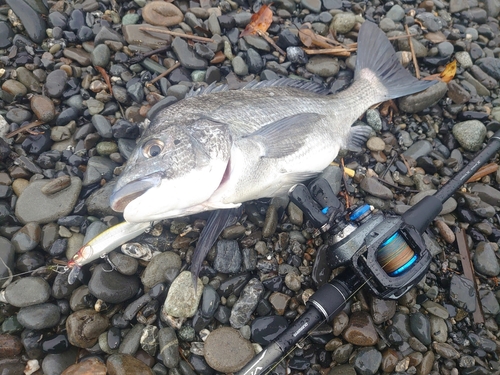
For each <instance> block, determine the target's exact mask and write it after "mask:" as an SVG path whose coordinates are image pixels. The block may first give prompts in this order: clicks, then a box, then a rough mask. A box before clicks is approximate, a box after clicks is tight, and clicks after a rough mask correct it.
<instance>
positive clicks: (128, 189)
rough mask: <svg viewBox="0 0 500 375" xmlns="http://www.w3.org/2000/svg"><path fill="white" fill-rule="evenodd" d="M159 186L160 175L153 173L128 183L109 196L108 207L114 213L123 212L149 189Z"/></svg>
mask: <svg viewBox="0 0 500 375" xmlns="http://www.w3.org/2000/svg"><path fill="white" fill-rule="evenodd" d="M160 184H161V175H160V173H154V174H151V175H149V176H146V177H142V178H140V179H138V180H135V181H132V182H129V183H128V184H126V185H125V186H123V187H122V188H120V189H118V190H116V191H114V192H113V194H111V197H110V205H111V208H112V209H113V210H114V211H116V212H123V211H124V210H125V207H127V205H128V204H129V203H130V202H132V201H133V200H134V199H136V198H137V197H140V196H141V195H142V194H144V193H145V192H146V191H148V190H149V189H151V188H153V187H156V186H159V185H160Z"/></svg>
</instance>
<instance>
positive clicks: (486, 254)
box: [473, 242, 500, 277]
mask: <svg viewBox="0 0 500 375" xmlns="http://www.w3.org/2000/svg"><path fill="white" fill-rule="evenodd" d="M473 263H474V269H475V270H476V271H477V272H479V273H481V274H483V275H486V276H489V277H494V276H497V275H498V274H499V273H500V265H499V264H498V258H497V257H496V255H495V251H494V250H493V247H492V246H491V244H490V243H489V242H480V243H479V244H478V245H477V246H476V252H475V254H474V258H473Z"/></svg>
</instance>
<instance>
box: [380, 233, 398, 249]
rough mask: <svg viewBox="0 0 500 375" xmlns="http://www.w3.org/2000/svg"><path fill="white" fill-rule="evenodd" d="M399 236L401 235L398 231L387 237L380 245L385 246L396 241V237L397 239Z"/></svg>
mask: <svg viewBox="0 0 500 375" xmlns="http://www.w3.org/2000/svg"><path fill="white" fill-rule="evenodd" d="M397 236H399V234H398V232H396V233H394V234H393V235H392V236H390V237H389V238H388V239H386V240H385V241H384V242H383V243H382V245H380V247H383V246H385V245H388V244H390V243H391V242H392V241H394V239H395V238H396V237H397Z"/></svg>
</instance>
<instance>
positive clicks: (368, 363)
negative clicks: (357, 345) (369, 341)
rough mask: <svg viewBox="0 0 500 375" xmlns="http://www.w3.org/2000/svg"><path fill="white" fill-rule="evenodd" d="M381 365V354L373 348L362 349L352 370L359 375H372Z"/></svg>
mask: <svg viewBox="0 0 500 375" xmlns="http://www.w3.org/2000/svg"><path fill="white" fill-rule="evenodd" d="M381 363H382V354H381V353H380V352H379V351H378V350H377V349H375V348H362V349H360V350H359V351H358V354H357V355H356V359H355V360H354V368H355V369H356V372H357V373H358V374H360V375H374V374H376V373H377V371H378V369H379V367H380V364H381Z"/></svg>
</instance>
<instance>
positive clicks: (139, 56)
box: [129, 46, 170, 64]
mask: <svg viewBox="0 0 500 375" xmlns="http://www.w3.org/2000/svg"><path fill="white" fill-rule="evenodd" d="M168 49H170V46H165V47H161V48H158V49H154V50H152V51H149V52H144V53H138V54H137V56H135V57H132V58H131V59H130V60H129V63H130V64H137V63H139V62H141V61H142V60H144V59H145V58H146V57H149V56H153V55H156V54H157V53H161V52H165V51H166V50H168Z"/></svg>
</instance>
